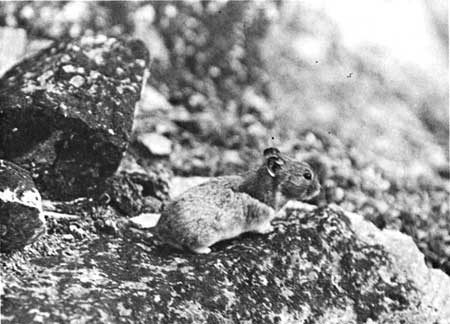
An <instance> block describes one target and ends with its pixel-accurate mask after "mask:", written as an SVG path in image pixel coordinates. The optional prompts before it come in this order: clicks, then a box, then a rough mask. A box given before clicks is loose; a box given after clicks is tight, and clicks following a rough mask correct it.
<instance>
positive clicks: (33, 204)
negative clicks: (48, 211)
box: [0, 160, 45, 252]
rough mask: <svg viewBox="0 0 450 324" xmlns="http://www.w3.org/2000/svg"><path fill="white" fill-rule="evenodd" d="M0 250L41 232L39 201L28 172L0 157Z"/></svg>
mask: <svg viewBox="0 0 450 324" xmlns="http://www.w3.org/2000/svg"><path fill="white" fill-rule="evenodd" d="M0 226H1V234H0V235H1V237H0V242H1V245H0V249H1V251H2V252H10V251H13V250H16V249H20V248H22V247H24V246H26V245H28V244H30V243H32V242H34V241H36V240H37V239H38V238H39V237H40V236H41V235H42V234H43V233H44V232H45V220H44V216H43V214H42V202H41V195H40V194H39V191H38V190H37V189H36V187H35V186H34V183H33V180H32V179H31V176H30V174H29V173H28V171H26V170H24V169H22V168H21V167H19V166H17V165H15V164H14V163H11V162H8V161H5V160H0Z"/></svg>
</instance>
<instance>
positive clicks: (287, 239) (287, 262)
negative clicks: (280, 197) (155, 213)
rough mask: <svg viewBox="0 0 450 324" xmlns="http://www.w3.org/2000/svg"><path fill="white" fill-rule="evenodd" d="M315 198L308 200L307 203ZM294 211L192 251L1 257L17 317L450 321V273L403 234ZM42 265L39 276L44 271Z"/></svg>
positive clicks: (333, 214)
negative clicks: (20, 261) (427, 260)
mask: <svg viewBox="0 0 450 324" xmlns="http://www.w3.org/2000/svg"><path fill="white" fill-rule="evenodd" d="M308 206H309V205H308ZM304 209H305V210H308V209H309V212H305V211H296V212H293V213H290V215H289V216H288V218H285V219H282V220H278V221H277V222H276V224H275V227H276V230H275V232H274V233H272V234H270V235H256V234H255V235H251V234H250V235H245V236H243V237H240V238H237V239H235V240H232V241H228V242H222V243H220V244H217V245H216V246H214V247H213V252H212V253H211V254H208V255H193V254H189V253H183V252H179V251H176V250H173V249H171V248H169V247H167V246H161V245H159V244H157V243H155V241H154V240H153V239H152V240H148V234H145V233H146V232H145V231H142V232H141V233H142V237H147V239H146V243H147V244H145V245H144V244H142V243H137V242H136V240H137V237H138V236H137V235H136V231H138V230H136V229H130V233H128V234H129V235H126V236H125V237H128V238H132V240H126V239H123V238H116V239H111V238H110V239H107V240H105V239H98V240H94V241H91V242H89V243H88V244H86V242H71V243H68V244H69V247H67V249H68V250H69V249H70V251H71V252H70V253H67V252H66V251H56V252H55V253H53V255H49V256H46V257H42V256H40V257H30V258H28V259H26V261H25V262H27V264H28V266H30V267H32V268H33V269H34V270H35V271H33V272H27V273H26V274H25V275H24V276H22V277H21V278H20V280H23V281H26V282H28V283H29V284H28V285H27V286H26V287H24V286H23V285H21V284H20V282H18V280H19V279H17V275H15V270H14V269H15V268H14V266H13V265H14V262H11V260H10V262H8V263H6V264H7V265H8V266H4V267H3V269H2V270H3V273H4V279H5V283H6V285H5V294H4V295H3V297H2V302H3V303H2V304H3V307H2V312H3V314H2V315H3V316H4V318H8V319H10V321H11V322H14V323H25V322H31V321H40V322H46V323H50V322H61V321H63V322H71V321H82V322H84V323H95V322H111V323H119V322H120V323H122V322H138V323H174V322H177V323H237V322H241V323H244V322H246V323H293V322H295V323H443V324H445V323H449V321H448V319H449V318H450V317H449V315H450V314H449V310H450V305H449V303H450V293H449V292H450V279H449V278H448V277H447V276H446V275H445V274H444V273H442V272H441V271H440V270H430V269H428V268H427V267H426V266H425V264H424V261H423V255H422V254H421V253H420V252H419V251H418V249H417V248H416V247H415V245H414V244H413V242H412V240H411V239H410V238H409V237H407V236H406V235H404V234H400V233H399V232H395V231H380V230H378V229H377V228H376V227H375V226H373V225H371V224H370V223H367V222H366V221H364V220H363V219H362V217H359V216H357V215H354V214H346V213H344V212H342V211H341V210H339V209H338V208H337V207H336V208H334V207H333V208H321V209H316V210H313V211H311V207H310V206H309V207H308V208H304ZM36 273H39V277H36V275H35V274H36Z"/></svg>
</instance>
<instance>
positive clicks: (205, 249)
mask: <svg viewBox="0 0 450 324" xmlns="http://www.w3.org/2000/svg"><path fill="white" fill-rule="evenodd" d="M191 250H192V251H193V252H195V253H197V254H208V253H211V249H210V248H209V247H207V246H202V247H197V248H191Z"/></svg>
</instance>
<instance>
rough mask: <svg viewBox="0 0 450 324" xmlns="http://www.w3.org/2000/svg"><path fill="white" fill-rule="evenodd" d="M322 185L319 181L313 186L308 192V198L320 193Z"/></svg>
mask: <svg viewBox="0 0 450 324" xmlns="http://www.w3.org/2000/svg"><path fill="white" fill-rule="evenodd" d="M321 188H322V186H321V185H320V183H319V182H317V183H316V184H315V185H314V186H311V187H310V188H309V189H308V191H307V193H306V200H309V199H312V198H314V197H315V196H317V195H318V194H319V193H320V189H321Z"/></svg>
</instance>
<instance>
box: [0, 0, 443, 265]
mask: <svg viewBox="0 0 450 324" xmlns="http://www.w3.org/2000/svg"><path fill="white" fill-rule="evenodd" d="M447 12H448V8H447V2H446V1H425V0H414V1H406V0H405V1H395V2H393V1H375V0H371V1H365V2H364V3H363V2H360V1H357V0H346V1H331V0H330V1H312V0H311V1H302V2H295V1H286V2H282V1H266V2H233V1H202V2H200V1H186V2H182V1H179V2H178V1H177V2H163V1H153V2H147V1H140V2H131V1H130V2H108V1H106V2H77V1H64V2H45V1H44V2H1V3H0V26H1V28H0V74H3V73H4V72H5V71H6V70H7V69H8V68H10V67H11V66H12V65H13V64H15V63H17V62H18V61H19V60H20V59H22V58H24V57H27V56H29V55H32V54H33V53H36V51H38V50H40V49H42V48H45V47H46V46H49V45H50V44H51V43H52V40H61V39H67V38H72V37H79V36H83V35H94V34H97V33H102V34H106V35H108V36H133V37H137V38H140V39H141V40H142V41H143V42H144V43H145V44H146V46H147V47H148V49H149V51H150V53H151V57H152V59H151V60H152V62H151V66H150V73H151V75H150V78H149V80H148V82H147V85H146V86H145V88H144V89H143V92H142V98H141V101H140V103H139V105H138V107H137V109H136V111H135V116H134V121H133V133H132V135H131V137H132V143H131V145H130V147H129V148H128V152H127V155H126V157H125V158H124V160H123V161H122V166H121V167H122V169H124V170H130V169H133V170H139V172H137V173H136V172H135V173H134V176H136V174H142V173H145V172H147V173H148V172H153V173H157V174H158V176H155V177H160V176H159V175H160V174H164V175H167V177H171V176H173V175H175V176H216V175H222V174H234V173H237V172H241V171H244V170H247V169H248V168H249V167H252V166H255V165H256V164H257V163H259V155H260V152H261V149H262V148H264V147H266V146H267V145H277V146H279V147H280V149H281V150H283V151H285V152H287V153H290V154H292V155H293V156H296V157H297V158H299V159H307V160H308V161H310V162H311V163H312V164H313V165H314V166H315V167H316V168H317V170H318V172H319V173H320V176H321V179H322V186H323V192H322V193H321V196H320V197H318V198H317V199H316V200H315V203H316V204H318V205H321V206H322V205H327V204H329V203H336V204H338V205H340V206H342V207H343V208H345V209H346V210H348V211H353V212H356V213H359V214H362V215H363V216H364V217H365V218H366V219H367V220H370V221H372V222H373V223H374V224H375V225H376V226H377V227H379V228H380V229H384V228H389V229H397V230H400V231H401V232H403V233H406V234H408V235H410V236H411V237H412V238H413V239H414V241H415V243H416V244H417V246H418V247H419V249H420V250H421V251H422V252H423V253H424V255H425V257H426V262H427V264H428V265H429V266H430V267H435V268H440V269H442V270H443V271H445V272H446V273H447V274H450V211H449V209H450V207H449V197H450V180H449V178H450V170H449V105H448V104H449V102H448V16H447ZM0 158H1V157H0ZM160 178H161V177H160ZM163 178H164V177H163ZM158 179H159V178H158ZM152 190H153V189H151V190H150V191H152ZM153 191H155V190H153ZM155 197H156V198H155ZM149 199H150V200H152V201H151V203H150V205H151V206H152V207H151V208H150V209H151V211H158V210H159V209H160V208H161V201H162V200H164V195H162V196H161V195H160V196H158V194H157V193H156V194H152V198H149ZM155 199H156V200H155ZM105 223H107V224H106V225H105ZM102 224H103V225H102V226H106V228H113V227H114V226H109V225H108V224H109V223H108V222H103V223H102ZM61 228H62V227H61ZM61 228H58V229H54V230H55V231H63V232H64V233H69V234H70V233H72V232H73V233H72V234H74V236H75V237H77V234H76V231H75V230H73V231H71V230H70V228H72V229H73V228H76V227H70V226H66V229H61Z"/></svg>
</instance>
